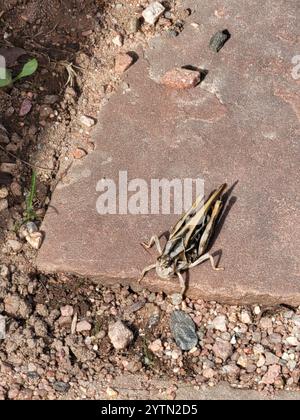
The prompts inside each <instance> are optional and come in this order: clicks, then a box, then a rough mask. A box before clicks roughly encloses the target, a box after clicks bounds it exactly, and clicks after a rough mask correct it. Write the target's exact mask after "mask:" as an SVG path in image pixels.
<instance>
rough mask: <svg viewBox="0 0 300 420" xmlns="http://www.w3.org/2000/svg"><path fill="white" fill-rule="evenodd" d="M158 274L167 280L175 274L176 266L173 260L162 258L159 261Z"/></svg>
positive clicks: (167, 257)
mask: <svg viewBox="0 0 300 420" xmlns="http://www.w3.org/2000/svg"><path fill="white" fill-rule="evenodd" d="M156 273H157V275H158V276H159V277H160V278H163V279H167V278H169V277H172V276H173V275H174V274H175V265H174V263H173V261H172V259H171V258H170V257H169V256H167V255H164V256H161V257H158V259H157V264H156Z"/></svg>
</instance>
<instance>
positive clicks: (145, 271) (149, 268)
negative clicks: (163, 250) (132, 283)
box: [138, 264, 156, 283]
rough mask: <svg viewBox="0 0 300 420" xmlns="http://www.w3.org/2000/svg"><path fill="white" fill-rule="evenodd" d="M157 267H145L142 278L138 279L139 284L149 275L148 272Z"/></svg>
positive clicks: (154, 265)
mask: <svg viewBox="0 0 300 420" xmlns="http://www.w3.org/2000/svg"><path fill="white" fill-rule="evenodd" d="M155 267H156V264H151V265H148V267H145V268H144V270H143V271H142V274H141V277H140V278H139V279H138V283H140V282H141V281H142V280H143V278H144V277H145V275H146V274H147V273H148V271H150V270H152V269H153V268H155Z"/></svg>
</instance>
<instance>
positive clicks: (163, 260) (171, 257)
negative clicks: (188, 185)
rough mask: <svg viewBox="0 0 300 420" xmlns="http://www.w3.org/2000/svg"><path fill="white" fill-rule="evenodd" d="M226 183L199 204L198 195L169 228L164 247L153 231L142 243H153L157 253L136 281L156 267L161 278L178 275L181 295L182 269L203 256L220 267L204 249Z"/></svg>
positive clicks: (215, 220) (184, 287)
mask: <svg viewBox="0 0 300 420" xmlns="http://www.w3.org/2000/svg"><path fill="white" fill-rule="evenodd" d="M226 187H227V185H226V184H222V185H221V186H220V187H219V188H218V189H217V190H215V191H213V192H212V193H211V194H210V196H209V197H208V199H207V200H206V201H205V202H204V204H203V205H202V206H200V203H201V201H202V197H201V196H198V197H197V199H196V201H195V202H194V204H193V205H192V207H191V208H190V209H189V210H188V211H187V212H186V213H184V214H183V215H182V216H181V218H180V219H179V220H178V222H177V223H176V225H175V226H174V227H173V228H172V229H171V230H170V236H169V239H168V240H167V242H166V244H165V246H164V248H162V247H161V244H160V240H159V237H158V236H157V235H153V236H152V237H151V239H150V241H149V243H145V242H143V243H142V245H143V246H144V248H146V249H149V248H151V247H152V246H153V245H154V244H155V245H156V248H157V250H158V252H159V256H158V258H157V260H156V262H155V263H154V264H151V265H149V266H148V267H145V268H144V269H143V271H142V274H141V277H140V279H139V282H140V281H141V280H142V279H143V278H144V276H145V275H146V273H148V271H150V270H152V269H154V268H155V269H156V274H157V275H158V276H159V277H160V278H162V279H168V278H171V277H173V276H175V275H177V277H178V279H179V283H180V286H181V294H182V295H183V294H184V292H185V290H186V284H185V281H184V278H183V277H182V274H181V273H182V272H183V271H186V270H188V269H189V268H193V267H196V265H198V264H200V263H202V262H203V261H206V260H210V264H211V266H212V268H213V269H214V270H223V268H221V267H216V266H215V263H214V259H213V256H212V255H211V254H210V253H209V252H206V250H207V247H208V245H209V241H210V239H211V236H212V233H213V230H214V227H215V225H216V222H217V220H218V217H219V215H220V212H221V209H222V207H223V201H222V194H223V192H224V190H225V189H226ZM199 206H200V207H199Z"/></svg>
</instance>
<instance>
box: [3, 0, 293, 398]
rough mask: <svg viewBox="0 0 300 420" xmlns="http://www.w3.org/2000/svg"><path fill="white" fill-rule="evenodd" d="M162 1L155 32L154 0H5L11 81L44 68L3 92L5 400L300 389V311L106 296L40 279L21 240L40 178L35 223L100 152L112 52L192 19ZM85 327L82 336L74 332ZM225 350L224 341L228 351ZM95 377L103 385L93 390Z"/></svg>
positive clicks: (144, 295)
mask: <svg viewBox="0 0 300 420" xmlns="http://www.w3.org/2000/svg"><path fill="white" fill-rule="evenodd" d="M163 3H164V5H165V6H166V10H167V12H168V14H167V15H165V17H162V18H161V19H160V20H159V22H158V23H157V24H156V26H155V27H150V26H147V25H144V24H143V23H142V21H141V12H142V10H143V9H144V7H145V6H146V5H148V2H147V1H140V0H131V1H130V2H129V1H123V2H121V1H105V0H98V1H97V0H84V1H81V0H74V1H71V0H66V1H61V0H52V1H48V2H45V1H41V0H27V1H25V0H8V1H5V2H4V1H0V54H1V55H4V56H5V58H6V60H7V63H8V66H9V68H10V69H11V70H12V72H13V74H17V73H18V71H19V70H20V68H21V67H22V65H23V64H24V63H25V62H26V61H27V60H28V59H29V58H36V59H37V60H38V63H39V67H38V70H37V72H36V73H35V74H34V75H32V76H30V77H28V78H24V79H22V80H21V81H19V82H17V83H15V84H14V85H13V87H8V88H2V89H0V161H1V168H0V169H1V172H0V194H1V196H0V203H1V204H0V206H1V207H0V229H1V230H0V314H1V315H2V316H4V317H5V322H6V327H5V329H6V337H5V338H4V339H2V340H0V371H1V375H0V399H1V398H2V399H59V398H70V399H75V398H103V397H105V396H107V397H108V398H122V397H124V398H126V393H123V394H122V390H118V389H113V388H110V384H111V383H112V381H113V380H114V378H116V377H117V376H118V375H119V374H120V372H123V373H124V372H125V373H128V372H129V373H131V374H135V373H137V372H139V373H141V372H142V374H143V377H144V381H145V387H147V384H146V383H147V381H148V379H150V378H161V379H164V380H168V381H169V386H167V387H166V389H165V390H164V392H165V394H163V393H162V390H158V391H159V393H160V395H164V396H163V398H171V399H173V398H175V397H176V390H177V385H176V384H177V383H178V381H181V382H182V381H183V382H188V383H189V384H192V385H193V386H194V387H195V389H199V387H210V386H214V385H215V384H217V383H218V382H219V381H221V380H226V381H228V382H229V383H231V384H232V385H234V386H236V387H241V388H252V389H259V390H265V391H266V392H269V393H272V392H274V390H280V389H283V388H285V389H287V390H289V389H293V390H295V389H299V378H300V367H299V348H300V347H299V346H300V344H299V342H298V341H297V337H298V338H300V330H299V316H300V312H299V308H298V309H297V308H287V307H279V308H272V309H271V310H269V309H268V308H257V307H251V308H241V307H229V306H227V305H219V304H217V303H216V302H202V301H196V302H193V301H190V300H188V299H187V300H186V301H184V302H182V303H179V304H178V303H176V302H174V301H172V298H170V297H167V296H164V295H163V294H155V293H151V292H150V291H147V290H144V289H143V288H142V287H141V288H139V289H137V290H132V289H130V288H128V287H123V286H120V285H116V286H115V287H112V288H110V289H108V288H104V287H101V286H97V285H94V284H92V283H91V282H90V281H88V280H87V279H76V278H74V277H72V276H68V275H58V276H46V275H44V274H42V273H39V272H37V271H36V269H35V266H34V260H35V256H36V252H37V251H36V250H35V249H33V248H32V247H31V245H30V244H29V243H28V242H27V241H25V240H24V239H22V238H21V237H20V226H21V225H22V223H23V222H24V220H25V218H26V214H27V213H26V197H28V194H29V192H30V189H31V186H30V185H31V179H32V172H33V171H35V172H36V174H37V191H36V195H35V197H34V202H33V204H34V212H35V217H34V221H35V223H36V224H37V226H39V225H40V223H41V221H42V219H43V216H44V214H45V212H46V210H47V207H48V206H49V204H50V198H51V192H52V191H53V190H54V188H55V186H56V184H57V181H58V179H60V178H61V177H63V176H64V175H65V174H66V172H67V170H68V169H69V168H70V166H71V165H72V162H73V160H74V159H78V158H80V159H84V156H85V155H86V154H88V153H92V151H93V149H94V145H93V143H92V141H91V130H92V128H89V127H87V126H85V125H83V124H82V123H81V122H80V117H81V116H83V115H84V116H88V117H92V118H94V119H95V121H96V119H97V113H98V112H99V109H100V108H101V104H103V103H105V101H107V99H108V98H109V96H110V95H112V94H113V93H114V91H115V89H116V88H117V86H118V85H119V83H122V82H121V79H120V77H119V76H118V75H117V74H116V72H115V68H114V60H115V57H116V55H117V54H118V53H120V52H122V51H123V52H126V51H134V50H136V49H137V48H138V46H145V45H146V44H147V40H148V39H149V37H152V36H153V35H155V34H157V33H162V32H165V33H166V36H176V34H177V33H178V32H179V31H180V30H181V28H182V26H183V25H184V18H185V16H187V15H189V14H190V11H189V10H184V9H183V8H182V7H181V5H180V1H175V0H174V1H173V0H172V1H166V2H163ZM166 16H167V17H166ZM20 114H21V115H20ZM4 172H5V174H4ZM66 305H69V306H70V307H71V309H69V312H70V313H69V314H67V315H66V314H63V312H64V309H63V308H65V306H66ZM174 307H175V308H177V309H178V308H181V309H182V310H184V311H185V312H187V313H188V314H190V316H191V317H192V319H193V320H194V322H195V325H196V327H197V334H198V337H199V343H200V344H199V346H198V347H196V348H194V349H192V350H193V351H190V352H183V351H182V350H181V349H180V348H179V347H178V346H177V345H176V344H175V342H174V339H173V338H172V334H171V332H170V327H169V318H170V314H171V312H172V311H173V310H174ZM245 313H246V315H245ZM247 315H248V317H247ZM218 316H221V317H223V318H222V319H223V321H224V322H225V326H224V325H223V326H222V327H218V328H219V329H218V328H215V327H213V326H211V325H213V321H214V319H215V318H216V317H218ZM74 319H75V321H74ZM76 319H77V320H78V321H86V322H87V323H88V325H86V329H83V330H82V331H80V332H79V331H78V330H77V332H76V328H75V331H74V322H76ZM118 319H122V320H123V321H124V323H125V325H127V326H128V328H129V329H130V330H131V331H132V332H133V340H132V342H131V344H130V346H129V347H128V348H127V349H123V350H119V351H118V350H116V349H114V348H113V347H112V343H111V340H110V338H109V336H108V334H107V331H108V328H109V324H110V323H111V322H114V321H116V320H118ZM262 320H265V321H264V322H263V323H262ZM289 337H295V340H294V341H293V340H288V338H289ZM296 341H297V343H296ZM217 342H218V343H219V344H220V343H221V344H222V343H223V344H224V342H225V343H227V344H225V350H224V349H223V350H222V349H220V348H219V354H218V349H217V348H216V347H215V345H216V343H217ZM153 343H154V344H153ZM217 347H218V346H217ZM226 349H227V352H228V354H227V355H225V356H223V355H222V354H223V353H222V351H223V352H224V351H225V353H226ZM99 380H100V381H101V384H102V387H100V388H99V386H97V387H96V386H94V385H93V384H95V381H97V384H99ZM149 384H150V382H149Z"/></svg>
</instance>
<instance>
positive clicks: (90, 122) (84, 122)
mask: <svg viewBox="0 0 300 420" xmlns="http://www.w3.org/2000/svg"><path fill="white" fill-rule="evenodd" d="M80 123H81V124H82V125H85V126H86V127H89V128H90V127H93V126H94V125H95V120H94V118H91V117H88V116H87V115H81V117H80Z"/></svg>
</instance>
